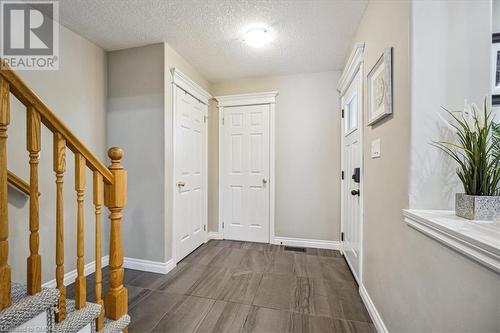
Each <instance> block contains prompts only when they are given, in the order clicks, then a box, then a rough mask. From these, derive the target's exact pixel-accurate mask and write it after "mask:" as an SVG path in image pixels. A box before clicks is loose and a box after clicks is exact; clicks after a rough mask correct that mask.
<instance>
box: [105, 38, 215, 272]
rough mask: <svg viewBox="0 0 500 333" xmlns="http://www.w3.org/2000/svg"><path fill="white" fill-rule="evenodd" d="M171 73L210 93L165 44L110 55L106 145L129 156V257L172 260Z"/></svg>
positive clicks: (126, 239) (126, 214) (126, 235)
mask: <svg viewBox="0 0 500 333" xmlns="http://www.w3.org/2000/svg"><path fill="white" fill-rule="evenodd" d="M173 67H176V68H178V69H180V70H181V71H182V72H184V73H185V74H187V75H188V76H189V77H190V78H191V79H192V80H194V81H195V82H196V83H197V84H199V85H200V86H202V87H203V88H205V89H207V90H209V88H210V87H209V83H208V81H206V80H205V79H204V78H203V77H202V76H201V75H199V74H198V72H197V71H196V70H195V69H194V68H193V67H192V66H191V65H190V64H189V63H188V62H187V61H186V60H184V59H183V58H182V57H181V56H180V55H179V54H178V53H177V52H176V51H175V50H173V49H172V48H171V47H170V46H169V45H168V44H166V43H161V44H155V45H150V46H144V47H138V48H132V49H126V50H121V51H114V52H109V53H108V129H107V134H108V137H107V143H108V145H109V146H112V145H117V146H120V147H122V148H123V149H124V150H125V157H124V160H123V165H124V166H125V168H126V169H127V171H128V177H129V184H128V186H129V200H128V204H127V207H126V208H125V210H124V223H123V243H124V252H125V256H126V257H131V258H135V259H144V260H151V261H158V262H167V261H168V260H169V259H171V258H172V202H173V197H172V193H173V191H172V188H173V186H174V184H173V180H172V166H173V161H172V149H173V147H172V142H173V141H172V135H173V133H172V128H173V127H172V119H173V118H172V117H173V114H172V84H171V82H172V76H171V73H170V69H171V68H173Z"/></svg>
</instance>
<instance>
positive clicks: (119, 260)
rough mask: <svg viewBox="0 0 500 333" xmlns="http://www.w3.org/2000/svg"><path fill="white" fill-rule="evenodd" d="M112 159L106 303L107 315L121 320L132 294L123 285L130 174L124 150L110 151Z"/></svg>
mask: <svg viewBox="0 0 500 333" xmlns="http://www.w3.org/2000/svg"><path fill="white" fill-rule="evenodd" d="M108 156H109V157H110V158H111V165H110V166H109V167H108V169H109V170H110V171H111V173H112V174H113V179H114V180H113V184H106V185H105V187H104V198H105V200H104V201H105V204H106V206H107V207H108V208H109V210H110V212H111V214H110V215H109V218H110V220H111V238H110V248H109V266H110V272H109V282H110V288H109V290H108V293H107V294H106V300H105V302H104V304H105V308H106V316H107V317H109V318H111V319H113V320H118V319H119V318H120V317H121V316H123V315H125V314H126V313H127V311H128V308H127V306H128V302H127V299H128V291H127V289H126V288H125V287H124V286H123V248H122V230H121V221H122V216H123V215H122V209H123V207H124V206H125V205H126V203H127V172H126V171H125V170H124V169H123V166H122V165H121V164H120V160H121V159H122V157H123V150H121V149H120V148H116V147H113V148H111V149H109V151H108Z"/></svg>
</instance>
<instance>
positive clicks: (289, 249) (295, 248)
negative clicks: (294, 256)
mask: <svg viewBox="0 0 500 333" xmlns="http://www.w3.org/2000/svg"><path fill="white" fill-rule="evenodd" d="M285 251H295V252H306V249H305V248H304V247H295V246H285Z"/></svg>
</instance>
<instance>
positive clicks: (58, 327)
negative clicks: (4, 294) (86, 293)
mask: <svg viewBox="0 0 500 333" xmlns="http://www.w3.org/2000/svg"><path fill="white" fill-rule="evenodd" d="M11 292H12V305H11V306H10V307H8V308H6V309H4V310H2V311H0V332H10V331H12V330H13V329H15V328H16V327H18V326H20V325H22V324H24V323H26V322H27V321H29V320H30V319H32V318H34V317H36V316H38V315H40V313H43V312H46V314H47V321H46V325H47V330H46V331H47V332H57V333H59V332H60V333H77V332H79V331H80V330H81V329H82V328H84V327H85V326H87V325H89V324H90V327H91V329H90V331H91V332H95V319H96V318H97V317H98V316H99V313H100V311H101V306H100V305H98V304H95V303H90V302H87V304H86V306H85V307H84V308H83V309H79V310H77V309H76V308H75V301H73V300H70V299H68V300H67V303H66V311H67V314H66V319H65V320H64V321H63V322H61V323H55V320H54V314H55V310H56V306H55V305H56V304H57V300H58V298H59V291H58V290H57V289H55V288H44V289H42V291H41V292H39V293H37V294H35V295H28V293H27V291H26V286H24V285H21V284H17V283H12V291H11ZM129 324H130V317H129V316H128V315H124V316H123V317H121V318H120V319H118V320H110V319H107V318H106V320H105V326H104V328H103V329H102V330H101V331H99V332H105V333H118V332H122V331H123V330H124V329H125V328H126V327H127V326H128V325H129Z"/></svg>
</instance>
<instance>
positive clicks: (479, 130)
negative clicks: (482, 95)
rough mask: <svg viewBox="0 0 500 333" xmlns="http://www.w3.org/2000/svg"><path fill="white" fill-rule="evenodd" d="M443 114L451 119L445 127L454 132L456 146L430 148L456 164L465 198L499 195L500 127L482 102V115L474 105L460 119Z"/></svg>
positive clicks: (445, 144)
mask: <svg viewBox="0 0 500 333" xmlns="http://www.w3.org/2000/svg"><path fill="white" fill-rule="evenodd" d="M445 110H446V109H445ZM446 111H447V112H448V113H449V114H450V115H451V117H452V118H453V121H452V122H450V123H448V124H449V125H450V126H452V127H453V129H454V130H455V131H456V142H449V141H437V142H434V143H433V145H434V146H436V147H438V148H439V149H441V150H442V151H443V152H445V153H446V154H447V155H449V156H450V157H451V158H453V159H454V160H455V161H456V162H457V163H458V168H457V175H458V177H459V178H460V181H461V182H462V184H463V186H464V190H465V193H466V194H468V195H477V196H496V195H500V187H499V185H500V125H499V124H498V123H495V122H494V121H493V116H492V114H491V112H488V110H487V106H486V101H485V103H484V106H483V111H482V112H481V111H479V110H478V109H477V107H476V106H474V105H472V106H471V107H470V108H469V110H466V111H464V112H462V113H461V115H460V116H457V115H455V113H454V112H451V111H448V110H446Z"/></svg>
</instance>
